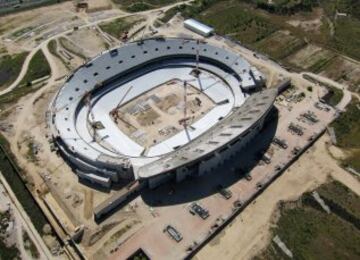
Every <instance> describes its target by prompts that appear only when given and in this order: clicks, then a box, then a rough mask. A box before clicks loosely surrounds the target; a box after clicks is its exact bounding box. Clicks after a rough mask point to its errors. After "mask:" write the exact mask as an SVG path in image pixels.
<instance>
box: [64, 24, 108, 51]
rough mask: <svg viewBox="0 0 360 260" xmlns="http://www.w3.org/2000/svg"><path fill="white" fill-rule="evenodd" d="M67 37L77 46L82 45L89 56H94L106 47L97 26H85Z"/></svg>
mask: <svg viewBox="0 0 360 260" xmlns="http://www.w3.org/2000/svg"><path fill="white" fill-rule="evenodd" d="M67 37H68V38H69V39H70V40H71V41H72V42H74V43H76V45H77V46H79V47H80V46H81V48H82V49H83V50H84V52H85V54H86V56H88V57H94V56H95V55H97V54H99V53H100V52H102V51H104V50H105V49H106V46H105V44H104V41H103V39H102V38H101V35H100V33H99V32H98V31H97V30H96V28H95V27H87V28H83V29H81V30H78V31H76V32H73V33H71V34H69V35H68V36H67Z"/></svg>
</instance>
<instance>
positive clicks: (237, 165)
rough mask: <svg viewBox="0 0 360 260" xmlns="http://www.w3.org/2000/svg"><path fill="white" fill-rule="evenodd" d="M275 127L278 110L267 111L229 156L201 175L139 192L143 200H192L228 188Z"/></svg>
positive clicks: (251, 162) (166, 202) (162, 202)
mask: <svg viewBox="0 0 360 260" xmlns="http://www.w3.org/2000/svg"><path fill="white" fill-rule="evenodd" d="M277 126H278V110H277V109H276V108H274V109H273V111H272V112H271V113H270V114H269V116H268V118H267V120H266V122H265V125H264V127H263V129H262V130H261V131H260V132H259V134H258V135H257V136H256V137H255V138H254V139H253V140H252V141H251V142H250V144H251V145H248V146H247V147H245V148H244V149H242V150H241V151H240V152H239V153H238V154H236V155H235V156H234V158H233V159H231V160H228V161H226V162H225V163H223V164H222V165H220V166H219V167H217V168H216V169H214V170H213V172H212V173H209V174H205V175H204V176H201V177H188V178H187V179H185V180H184V181H182V182H180V183H176V182H175V180H174V181H172V182H170V183H166V184H164V185H161V186H159V187H157V188H155V189H152V190H150V189H145V190H143V191H142V192H141V194H140V195H141V196H142V199H143V201H144V202H145V203H146V204H148V205H149V206H152V207H156V206H166V205H174V204H181V203H188V202H193V201H196V200H199V199H202V198H205V197H208V196H211V195H213V194H214V193H217V192H218V188H217V187H219V185H221V186H222V187H225V188H226V187H229V186H231V185H232V184H234V183H235V182H237V181H239V180H240V179H241V178H244V176H245V174H246V173H247V172H249V171H251V169H252V168H254V167H255V166H256V165H257V164H258V163H259V161H260V159H261V157H262V154H264V151H266V150H267V148H268V147H269V146H270V144H271V142H272V140H273V138H274V136H275V133H276V128H277Z"/></svg>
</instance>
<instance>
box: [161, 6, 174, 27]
mask: <svg viewBox="0 0 360 260" xmlns="http://www.w3.org/2000/svg"><path fill="white" fill-rule="evenodd" d="M178 12H179V8H178V7H177V6H175V7H173V8H170V9H169V10H167V11H166V12H165V13H164V14H163V16H162V17H161V18H160V19H159V20H160V21H162V22H163V23H167V22H168V21H170V20H171V18H173V17H174V16H175V15H176V14H177V13H178Z"/></svg>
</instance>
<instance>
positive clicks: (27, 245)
mask: <svg viewBox="0 0 360 260" xmlns="http://www.w3.org/2000/svg"><path fill="white" fill-rule="evenodd" d="M23 240H24V248H25V250H27V251H29V252H30V254H31V256H32V257H33V258H35V259H38V258H39V257H40V253H39V251H38V250H37V248H36V246H35V244H34V242H33V241H32V240H31V238H30V237H29V235H28V233H27V232H26V231H23Z"/></svg>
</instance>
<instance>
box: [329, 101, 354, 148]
mask: <svg viewBox="0 0 360 260" xmlns="http://www.w3.org/2000/svg"><path fill="white" fill-rule="evenodd" d="M359 108H360V102H359V101H356V100H355V99H353V100H352V101H351V103H350V104H349V105H348V106H347V107H346V111H345V112H344V113H342V114H341V115H340V116H339V117H338V118H337V119H336V120H335V121H334V122H333V123H332V124H331V126H332V127H334V130H335V134H336V139H337V145H338V146H339V147H341V148H348V149H352V148H359V149H360V109H359Z"/></svg>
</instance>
